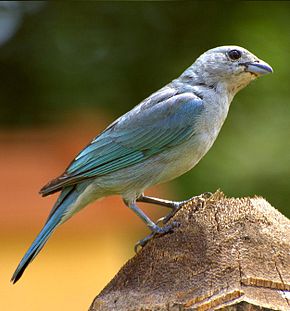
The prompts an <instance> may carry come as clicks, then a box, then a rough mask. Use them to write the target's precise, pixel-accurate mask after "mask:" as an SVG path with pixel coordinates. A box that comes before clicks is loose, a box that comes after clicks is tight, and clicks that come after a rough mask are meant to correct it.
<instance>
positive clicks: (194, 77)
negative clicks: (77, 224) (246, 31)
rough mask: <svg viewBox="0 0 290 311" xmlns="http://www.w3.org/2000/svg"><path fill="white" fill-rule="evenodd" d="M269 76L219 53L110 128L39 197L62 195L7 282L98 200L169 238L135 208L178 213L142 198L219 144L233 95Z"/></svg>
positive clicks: (225, 50)
mask: <svg viewBox="0 0 290 311" xmlns="http://www.w3.org/2000/svg"><path fill="white" fill-rule="evenodd" d="M272 71H273V70H272V68H271V67H270V66H269V65H268V64H267V63H265V62H263V61H262V60H260V59H259V58H257V57H256V56H255V55H253V54H252V53H250V52H249V51H247V50H245V49H244V48H241V47H239V46H222V47H217V48H214V49H211V50H209V51H207V52H205V53H204V54H202V55H201V56H200V57H199V58H198V59H197V60H196V61H195V62H194V64H193V65H191V66H190V67H189V68H188V69H186V70H185V71H184V72H183V73H182V74H181V76H180V77H179V78H177V79H175V80H173V81H172V82H170V83H169V84H167V85H166V86H165V87H163V88H162V89H160V90H159V91H157V92H155V93H153V94H152V95H151V96H149V97H148V98H146V99H145V100H143V101H142V102H141V103H140V104H139V105H137V106H136V107H135V108H133V109H132V110H131V111H129V112H127V113H126V114H124V115H123V116H121V117H120V118H119V119H117V120H116V121H115V122H113V123H112V124H111V125H109V126H108V127H107V128H106V129H105V130H104V131H103V132H102V133H101V134H99V135H98V136H97V137H96V138H94V139H93V140H92V142H91V143H90V144H89V145H88V146H87V147H85V148H84V149H83V150H82V151H81V152H80V153H79V154H78V155H77V157H76V158H75V159H74V160H73V161H72V163H71V164H70V165H69V166H68V168H67V169H66V170H65V172H64V173H63V174H62V175H61V176H59V177H58V178H56V179H54V180H52V181H51V182H50V183H48V184H47V185H46V186H44V187H43V188H42V189H41V190H40V193H41V194H42V195H43V196H46V195H49V194H52V193H55V192H58V191H61V193H60V196H59V197H58V199H57V201H56V203H55V205H54V207H53V209H52V211H51V213H50V215H49V216H48V219H47V221H46V223H45V225H44V227H43V229H42V230H41V231H40V233H39V235H38V236H37V238H36V239H35V240H34V242H33V243H32V245H31V246H30V248H29V249H28V251H27V252H26V254H25V255H24V257H23V259H22V260H21V262H20V263H19V265H18V267H17V269H16V271H15V272H14V274H13V277H12V282H13V283H15V282H16V281H17V280H18V279H19V278H20V277H21V275H22V274H23V272H24V270H25V269H26V267H27V265H28V264H29V263H30V262H31V261H32V260H33V259H34V258H35V256H36V255H37V254H38V253H39V252H40V250H41V249H42V247H43V246H44V244H45V243H46V241H47V240H48V238H49V237H50V236H51V234H52V233H53V232H54V231H55V229H56V228H57V227H58V226H59V225H61V224H62V223H64V222H65V221H66V220H68V219H69V218H70V217H71V216H72V215H74V214H75V213H76V212H78V211H79V210H81V209H82V208H84V207H85V206H86V205H87V204H89V203H90V202H92V201H94V200H96V199H99V198H101V197H106V196H109V195H114V194H119V195H121V196H122V198H123V200H124V202H125V204H126V205H127V206H128V207H129V208H130V209H132V210H133V211H134V212H135V213H136V214H137V215H138V216H139V217H140V218H141V219H142V220H143V221H144V222H145V223H146V225H147V226H148V227H149V229H150V230H151V232H152V234H156V233H157V234H158V233H160V234H163V233H166V232H168V231H169V230H171V229H172V226H169V225H167V226H165V225H164V226H159V225H157V224H156V223H154V222H153V221H152V220H151V219H150V218H149V217H148V216H147V215H145V213H144V212H143V211H142V210H140V209H139V208H138V206H137V205H136V202H137V201H141V202H151V203H155V204H160V205H165V206H168V207H171V208H172V209H173V211H176V210H177V209H178V208H179V207H180V206H181V205H182V202H172V201H167V200H161V199H158V198H151V197H146V196H144V191H145V189H147V188H148V187H151V186H153V185H155V184H159V183H163V182H166V181H169V180H171V179H174V178H176V177H178V176H180V175H182V174H184V173H185V172H187V171H188V170H190V169H192V168H193V167H194V166H195V165H196V164H197V163H198V162H199V161H200V159H201V158H202V157H203V156H204V155H205V154H206V153H207V151H208V150H209V149H210V147H211V146H212V144H213V143H214V141H215V139H216V138H217V136H218V133H219V131H220V129H221V127H222V125H223V123H224V121H225V119H226V117H227V114H228V110H229V107H230V103H231V101H232V99H233V97H234V96H235V94H236V93H237V92H238V91H239V90H241V89H242V88H244V87H245V86H246V85H247V84H248V83H249V82H250V81H252V80H254V79H255V78H257V77H258V76H260V75H264V74H266V73H270V72H272ZM152 234H151V236H152ZM147 240H148V238H147V239H146V238H145V239H144V240H142V241H141V242H140V244H141V245H144V244H145V243H146V242H147Z"/></svg>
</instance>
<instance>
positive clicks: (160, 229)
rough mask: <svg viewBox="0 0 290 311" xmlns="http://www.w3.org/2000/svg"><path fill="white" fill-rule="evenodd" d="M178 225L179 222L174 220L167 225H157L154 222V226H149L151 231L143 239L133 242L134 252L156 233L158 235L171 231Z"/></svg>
mask: <svg viewBox="0 0 290 311" xmlns="http://www.w3.org/2000/svg"><path fill="white" fill-rule="evenodd" d="M179 225H180V224H179V223H178V222H176V221H174V222H172V224H170V225H167V226H165V227H159V226H157V225H155V224H154V226H150V229H151V230H152V232H151V233H150V234H149V235H147V236H146V237H145V238H144V239H142V240H140V241H138V242H137V243H136V244H135V247H134V250H135V253H137V252H138V250H139V248H140V249H141V248H143V247H144V246H145V245H146V244H147V243H148V242H149V241H150V240H151V239H152V238H153V237H155V236H157V235H158V236H160V235H164V234H167V233H172V232H173V229H174V228H177V227H179Z"/></svg>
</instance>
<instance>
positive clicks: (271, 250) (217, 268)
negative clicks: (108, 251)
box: [90, 191, 290, 311]
mask: <svg viewBox="0 0 290 311" xmlns="http://www.w3.org/2000/svg"><path fill="white" fill-rule="evenodd" d="M173 220H174V221H178V222H179V223H180V227H178V228H176V229H175V230H174V232H173V233H171V234H167V235H164V236H159V237H155V238H154V239H153V240H152V241H150V242H149V243H148V244H147V245H146V246H145V247H144V248H143V249H142V250H141V251H140V252H139V253H138V254H137V255H136V256H135V257H134V258H132V259H131V260H129V261H128V262H127V263H126V264H125V266H124V267H123V268H122V269H121V270H120V271H119V272H118V274H117V275H116V276H115V277H114V279H113V280H112V281H111V282H110V283H109V284H108V285H107V286H106V287H105V289H104V290H103V291H102V292H101V293H100V294H99V295H98V296H97V297H96V298H95V300H94V302H93V303H92V305H91V307H90V311H97V310H98V311H115V310H116V311H129V310H130V311H133V310H134V311H157V310H158V311H163V310H164V311H165V310H166V311H178V310H179V311H180V310H200V311H201V310H220V309H222V310H285V311H286V310H287V311H289V310H290V221H289V220H288V219H287V218H286V217H285V216H283V215H282V214H281V213H279V212H278V211H277V210H276V209H275V208H273V207H272V206H271V205H270V204H269V203H268V202H267V201H265V200H264V199H262V198H259V197H254V198H242V199H234V198H226V197H225V196H224V195H223V193H221V192H219V191H218V192H216V193H215V194H213V195H212V196H211V197H210V198H209V199H205V200H193V201H191V202H190V203H188V204H187V205H186V206H184V207H182V209H181V210H180V211H179V212H178V213H177V214H176V215H175V216H174V219H173Z"/></svg>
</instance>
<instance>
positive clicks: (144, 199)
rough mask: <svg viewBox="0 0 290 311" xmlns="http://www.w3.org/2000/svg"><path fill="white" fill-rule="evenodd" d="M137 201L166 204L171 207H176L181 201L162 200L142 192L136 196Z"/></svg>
mask: <svg viewBox="0 0 290 311" xmlns="http://www.w3.org/2000/svg"><path fill="white" fill-rule="evenodd" d="M137 201H138V202H143V203H152V204H156V205H162V206H166V207H169V208H172V209H175V208H177V207H178V206H179V205H180V203H181V202H175V201H169V200H164V199H159V198H153V197H148V196H145V195H143V194H141V196H140V197H138V198H137Z"/></svg>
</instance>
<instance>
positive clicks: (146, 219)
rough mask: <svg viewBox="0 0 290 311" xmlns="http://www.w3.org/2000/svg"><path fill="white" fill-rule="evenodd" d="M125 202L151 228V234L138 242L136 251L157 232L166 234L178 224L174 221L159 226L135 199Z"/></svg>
mask: <svg viewBox="0 0 290 311" xmlns="http://www.w3.org/2000/svg"><path fill="white" fill-rule="evenodd" d="M124 202H125V204H126V205H127V206H128V207H129V208H130V209H131V210H132V211H133V212H134V213H135V214H136V215H137V216H139V217H140V218H141V219H142V220H143V221H144V222H145V224H146V225H147V226H148V228H149V229H150V230H151V234H149V235H148V236H147V237H145V238H144V239H142V240H140V241H139V242H137V244H136V245H135V251H137V249H138V247H139V246H141V247H143V246H145V244H146V243H147V242H148V241H149V240H150V239H152V238H153V237H154V236H155V235H156V234H166V233H168V232H170V231H171V230H172V229H173V228H174V227H175V226H177V224H176V223H172V224H170V225H168V226H165V227H159V226H158V225H156V224H155V223H154V222H153V221H152V220H151V219H150V218H149V217H148V216H147V215H146V214H145V213H144V212H143V211H142V210H141V209H140V208H139V207H138V206H137V205H136V203H135V202H134V201H133V202H128V201H125V200H124Z"/></svg>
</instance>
